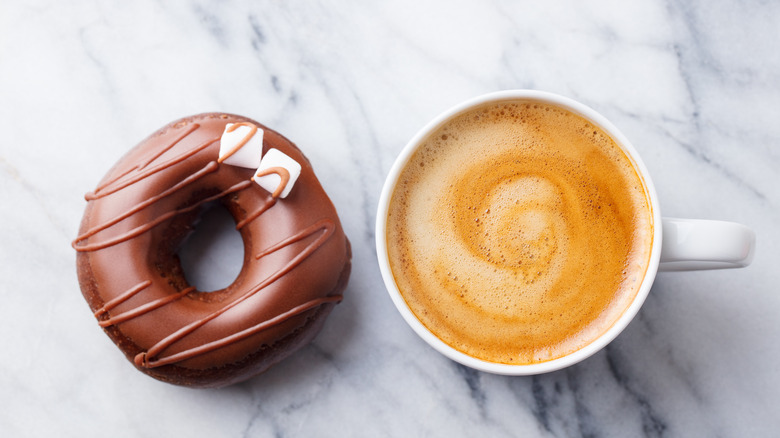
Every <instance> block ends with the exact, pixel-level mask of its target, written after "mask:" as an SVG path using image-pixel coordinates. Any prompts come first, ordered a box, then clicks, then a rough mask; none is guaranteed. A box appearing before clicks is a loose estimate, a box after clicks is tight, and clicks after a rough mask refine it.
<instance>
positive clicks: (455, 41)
mask: <svg viewBox="0 0 780 438" xmlns="http://www.w3.org/2000/svg"><path fill="white" fill-rule="evenodd" d="M779 41H780V4H777V3H773V2H762V1H744V2H726V1H717V2H705V1H678V0H670V1H658V0H639V1H634V2H614V1H598V2H576V1H571V0H562V1H552V2H514V1H499V0H495V1H487V2H481V1H456V2H444V1H431V2H417V1H411V0H403V1H400V2H358V1H338V2H314V1H302V2H270V1H261V2H249V1H239V0H237V1H232V2H225V3H219V4H217V3H213V2H205V1H201V2H186V3H185V2H181V3H177V4H173V3H170V2H155V1H140V2H132V3H128V4H124V3H117V4H112V3H105V2H104V3H98V2H88V1H73V2H54V1H48V0H39V1H29V2H3V3H2V4H0V132H2V133H3V135H2V136H0V201H2V205H3V208H2V215H0V218H2V219H1V220H2V227H0V276H2V278H3V281H2V282H0V284H2V286H0V302H2V305H0V333H2V338H0V339H1V340H0V351H2V358H3V360H1V361H0V388H1V389H2V390H0V401H2V405H3V409H0V434H2V435H3V436H49V435H57V436H79V437H83V436H97V435H101V436H102V435H105V434H106V433H107V432H108V431H117V433H118V435H120V436H158V435H165V436H231V437H233V436H235V437H242V436H247V437H248V436H263V437H264V436H280V437H281V436H284V437H293V436H496V437H503V436H506V437H509V436H540V437H551V436H556V437H558V436H560V437H579V436H583V437H602V436H605V437H609V436H616V437H625V436H649V437H665V436H685V437H691V436H694V437H695V436H706V437H712V436H719V437H743V436H777V434H778V430H780V418H778V415H777V411H778V406H780V344H778V342H777V339H779V338H780V323H779V322H778V315H780V295H778V293H777V289H778V287H777V285H778V282H779V281H780V270H778V269H777V267H776V265H777V264H778V262H780V256H779V255H778V254H780V252H779V250H780V248H778V239H779V238H780V231H779V230H778V226H777V224H778V223H780V209H779V208H778V200H779V198H780V189H779V188H778V187H780V177H779V176H778V175H779V172H778V168H779V167H780V152H779V151H780V149H779V148H778V139H780V123H778V122H777V120H778V116H779V115H780V108H778V102H780V56H778V53H777V44H778V42H779ZM508 88H537V89H542V90H547V91H552V92H557V93H561V94H564V95H567V96H570V97H573V98H575V99H578V100H580V101H582V102H584V103H586V104H587V105H589V106H592V107H594V108H595V109H596V110H598V111H600V112H601V113H603V114H604V115H605V116H606V117H607V118H609V119H610V120H611V121H612V122H613V123H614V124H615V125H617V126H618V127H619V128H620V129H621V130H622V131H623V132H624V133H625V134H626V136H627V137H628V138H630V139H631V141H632V143H633V144H634V146H635V147H636V149H637V150H638V151H639V152H640V154H641V155H642V157H643V159H644V160H645V163H646V164H647V166H648V168H649V169H650V171H651V174H652V175H653V179H654V181H655V185H656V189H657V191H658V193H659V197H660V199H661V208H662V212H663V214H664V215H668V216H678V217H697V218H711V219H724V220H733V221H737V222H742V223H745V224H748V225H749V226H751V227H752V228H754V229H755V230H756V232H757V235H758V251H757V255H756V259H755V261H754V264H753V265H752V266H751V267H749V268H747V269H743V270H733V271H718V272H692V273H674V274H661V275H659V276H658V278H657V280H656V283H655V285H654V287H653V291H652V292H651V294H650V297H649V298H648V299H647V301H646V303H645V305H644V307H643V308H642V310H641V311H640V313H639V315H638V316H637V318H636V319H635V320H634V321H633V322H632V323H631V325H630V326H629V327H628V328H627V329H626V330H625V331H624V332H623V334H621V335H620V336H619V337H618V338H617V339H616V340H615V341H614V342H613V343H612V344H610V346H609V347H608V348H606V349H605V350H603V351H601V352H600V353H598V354H596V355H595V356H593V357H591V358H590V359H588V360H586V361H584V362H582V363H580V364H578V365H575V366H573V367H570V368H568V369H565V370H561V371H558V372H554V373H550V374H545V375H540V376H535V377H504V376H496V375H490V374H484V373H481V372H477V371H473V370H471V369H468V368H464V367H462V366H460V365H457V364H455V363H454V362H451V361H449V360H447V359H445V358H444V357H443V356H441V355H439V354H438V353H436V352H435V351H434V350H432V349H431V348H429V347H427V345H425V344H424V343H423V342H422V341H421V340H419V339H418V338H417V337H416V335H414V333H413V332H412V330H411V329H409V328H408V327H407V326H406V325H405V323H404V322H403V320H402V318H401V317H400V315H398V314H397V312H396V310H395V308H394V306H393V305H392V303H391V301H390V299H389V297H388V295H387V293H386V292H385V290H384V287H383V285H382V281H381V277H380V274H379V270H378V268H377V265H376V257H375V255H374V254H375V253H374V243H373V242H374V236H373V229H374V220H375V214H376V213H375V211H376V204H377V201H378V197H379V191H380V189H381V186H382V183H383V180H384V176H385V174H386V173H387V171H388V170H389V168H390V166H391V165H392V162H393V160H394V159H395V156H396V155H397V154H398V152H399V151H400V149H401V148H402V147H403V145H404V144H405V143H406V142H407V141H408V140H409V139H410V138H411V137H412V136H413V135H414V133H415V132H416V131H417V130H418V129H420V128H421V127H422V126H423V125H424V124H425V123H426V122H427V121H428V120H430V119H431V118H433V117H434V116H435V115H437V114H438V113H439V112H441V111H443V110H445V109H446V108H447V107H449V106H451V105H454V104H456V103H458V102H460V101H462V100H464V99H467V98H470V97H473V96H475V95H478V94H481V93H485V92H490V91H496V90H500V89H508ZM207 111H228V112H233V113H238V114H243V115H246V116H249V117H252V118H254V119H256V120H259V121H261V122H263V123H265V124H267V125H268V126H270V127H272V128H274V129H276V130H278V131H280V132H282V133H283V134H284V135H286V136H288V137H289V138H291V139H292V140H293V141H294V142H296V143H297V144H298V145H299V146H300V147H301V148H302V149H303V150H304V152H305V153H306V154H307V155H308V157H309V158H310V160H311V161H312V163H313V165H314V167H315V170H316V172H317V174H318V176H319V178H320V180H321V181H322V183H323V185H324V186H325V188H326V189H327V190H328V192H329V194H330V195H331V198H332V199H333V201H334V203H335V204H336V206H337V208H338V210H339V212H340V215H341V218H342V222H343V224H344V228H345V230H346V232H347V234H348V236H349V237H350V239H351V241H352V245H353V251H354V265H353V274H352V277H351V280H350V284H349V288H348V289H347V291H346V294H345V295H346V299H345V300H344V301H343V302H342V303H341V304H340V305H339V306H337V307H336V310H335V311H334V312H333V314H332V316H331V317H330V319H329V320H328V322H327V324H326V326H325V328H324V330H323V331H322V333H321V334H320V335H319V336H318V337H317V339H316V340H315V341H314V342H313V343H312V344H311V345H309V346H308V347H306V348H304V349H303V350H301V351H300V352H299V353H297V354H295V355H294V356H292V357H291V358H289V359H288V360H286V361H285V362H283V363H282V364H280V365H278V366H277V367H275V368H273V369H272V370H270V371H268V372H267V373H265V374H263V375H261V376H259V377H257V378H255V379H252V380H250V381H248V382H246V383H243V384H239V385H235V386H233V387H229V388H225V389H221V390H201V391H196V390H189V389H185V388H178V387H173V386H169V385H166V384H162V383H160V382H157V381H154V380H152V379H150V378H148V377H146V376H144V375H142V374H141V373H139V372H137V371H135V370H134V369H133V367H132V366H130V364H129V363H127V361H126V360H125V359H124V357H123V356H122V355H121V354H120V353H119V352H118V350H117V349H116V348H115V347H114V345H113V344H112V343H111V342H110V340H109V339H108V338H107V337H106V336H105V335H104V334H103V333H101V330H100V329H99V327H98V326H97V324H96V323H95V320H94V318H93V317H92V315H91V313H90V311H89V309H88V307H87V305H86V304H85V303H84V300H83V299H82V297H81V294H80V292H79V289H78V284H77V280H76V275H75V254H74V251H73V250H72V249H71V247H70V242H71V240H72V239H73V238H74V237H75V234H76V231H77V228H78V224H79V221H80V218H81V214H82V212H83V208H84V206H85V202H84V200H83V197H82V196H83V194H84V193H86V192H87V191H89V190H91V189H93V188H94V186H95V185H96V184H97V181H98V180H99V179H100V178H101V177H102V175H103V174H104V173H105V172H106V171H107V170H108V168H109V167H110V166H111V165H112V164H113V163H114V162H115V161H116V160H117V159H119V157H121V155H122V154H123V153H124V152H125V151H127V150H128V149H129V148H130V147H131V146H133V145H134V144H136V143H137V142H139V141H140V140H141V139H143V138H144V137H145V136H147V135H148V134H150V133H151V132H152V131H154V130H155V129H157V128H158V127H159V126H162V125H163V124H164V123H167V122H168V121H169V120H172V119H175V118H178V117H181V116H184V115H188V114H195V113H199V112H207ZM217 248H219V246H218V245H217ZM220 251H223V250H219V249H216V250H215V252H216V254H214V255H213V256H214V257H215V258H216V259H220V258H221V256H222V255H224V254H223V253H221V252H220Z"/></svg>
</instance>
